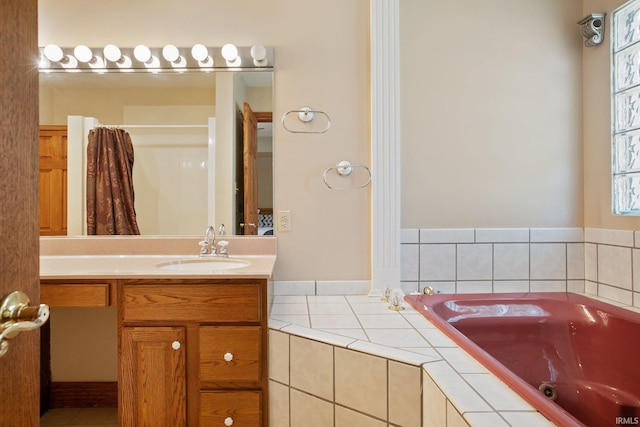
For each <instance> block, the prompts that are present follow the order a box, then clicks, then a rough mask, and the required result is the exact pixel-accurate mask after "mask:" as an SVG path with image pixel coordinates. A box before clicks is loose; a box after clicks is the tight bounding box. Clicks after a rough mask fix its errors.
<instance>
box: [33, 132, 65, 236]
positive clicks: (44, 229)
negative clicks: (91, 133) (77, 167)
mask: <svg viewBox="0 0 640 427" xmlns="http://www.w3.org/2000/svg"><path fill="white" fill-rule="evenodd" d="M39 152H40V235H41V236H66V235H67V127H66V126H40V143H39Z"/></svg>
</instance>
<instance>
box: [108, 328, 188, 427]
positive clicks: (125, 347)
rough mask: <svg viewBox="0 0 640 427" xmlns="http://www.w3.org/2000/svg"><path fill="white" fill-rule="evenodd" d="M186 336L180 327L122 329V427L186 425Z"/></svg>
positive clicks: (120, 395)
mask: <svg viewBox="0 0 640 427" xmlns="http://www.w3.org/2000/svg"><path fill="white" fill-rule="evenodd" d="M185 335H186V333H185V329H184V328H177V327H176V328H169V327H139V328H133V327H125V328H123V329H122V336H121V344H120V345H121V352H120V363H119V366H120V368H119V369H120V376H119V378H118V384H119V393H118V394H119V395H118V398H119V406H120V414H119V416H120V426H121V427H183V426H186V425H187V421H186V414H187V411H186V371H185V360H186V345H185V344H186V341H185Z"/></svg>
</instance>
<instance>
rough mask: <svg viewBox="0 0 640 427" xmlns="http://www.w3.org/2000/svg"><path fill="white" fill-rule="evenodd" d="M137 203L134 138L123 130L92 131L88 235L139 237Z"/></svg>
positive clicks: (89, 157)
mask: <svg viewBox="0 0 640 427" xmlns="http://www.w3.org/2000/svg"><path fill="white" fill-rule="evenodd" d="M134 199H135V197H134V192H133V143H132V142H131V137H130V136H129V134H128V133H127V132H126V131H125V130H124V129H112V128H105V127H100V128H96V129H92V130H91V131H90V132H89V143H88V145H87V234H89V235H96V234H100V235H104V234H119V235H122V234H140V230H139V229H138V223H137V221H136V210H135V208H134Z"/></svg>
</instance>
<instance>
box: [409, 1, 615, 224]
mask: <svg viewBox="0 0 640 427" xmlns="http://www.w3.org/2000/svg"><path fill="white" fill-rule="evenodd" d="M582 15H583V10H582V2H581V0H565V1H557V0H486V1H477V0H458V1H449V0H434V1H429V2H424V1H421V0H403V1H401V2H400V41H401V54H400V55H401V58H402V62H401V64H402V66H401V83H400V84H401V94H402V96H401V109H402V123H401V126H402V153H401V154H402V227H403V228H437V227H565V226H582V218H583V209H582V205H583V202H582V199H583V194H582V193H583V191H582V187H583V178H582V156H583V152H582V131H581V119H582V117H581V114H582V107H581V105H582V95H581V90H582V63H581V60H582V59H581V55H582V48H581V43H582V38H581V36H580V34H579V27H578V26H577V25H576V23H577V22H578V21H579V20H580V19H581V18H582ZM604 88H605V89H606V88H608V84H604ZM605 115H606V117H608V113H607V114H605ZM605 145H607V143H606V141H605ZM604 181H605V185H606V183H607V182H608V179H606V178H605V179H604Z"/></svg>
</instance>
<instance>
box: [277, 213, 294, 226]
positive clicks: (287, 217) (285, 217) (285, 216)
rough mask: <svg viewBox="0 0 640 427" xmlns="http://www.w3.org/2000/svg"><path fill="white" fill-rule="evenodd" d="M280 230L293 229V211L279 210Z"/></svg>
mask: <svg viewBox="0 0 640 427" xmlns="http://www.w3.org/2000/svg"><path fill="white" fill-rule="evenodd" d="M278 231H291V211H278Z"/></svg>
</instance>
